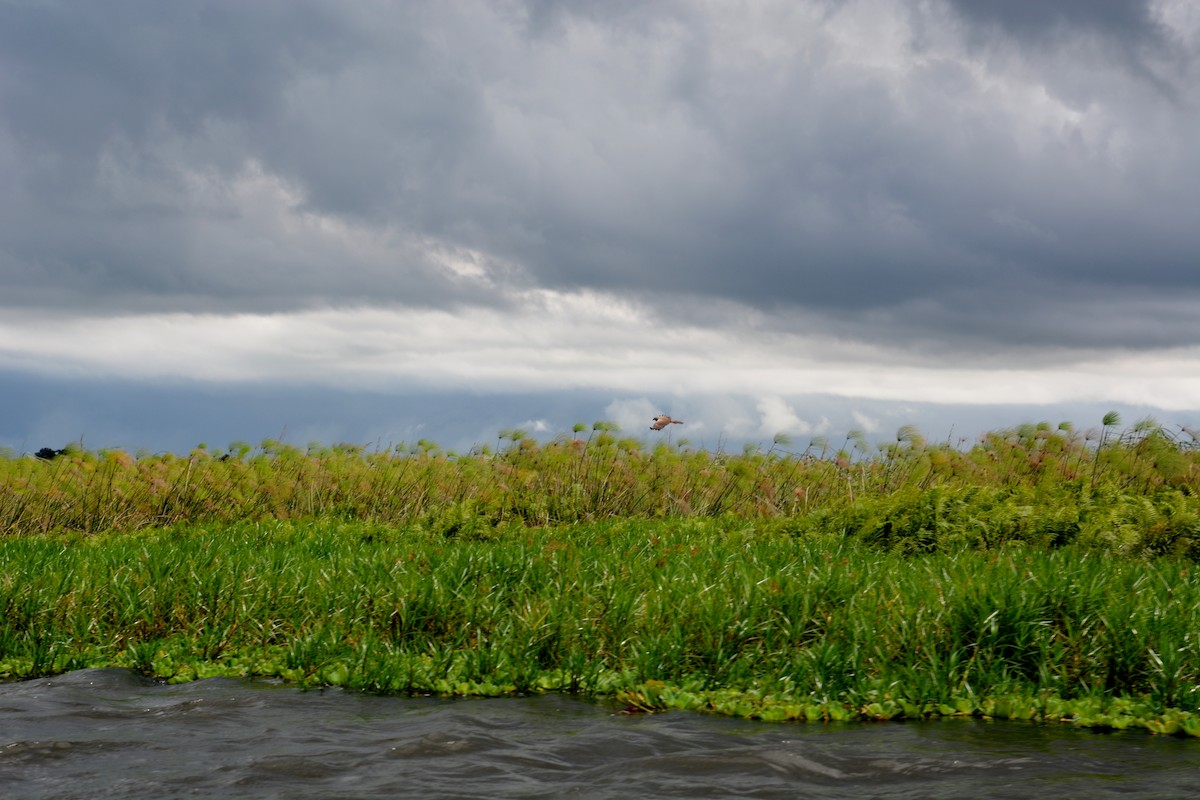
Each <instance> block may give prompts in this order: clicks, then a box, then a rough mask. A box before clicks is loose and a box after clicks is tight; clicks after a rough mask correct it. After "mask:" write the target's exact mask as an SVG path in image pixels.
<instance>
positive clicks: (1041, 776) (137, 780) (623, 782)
mask: <svg viewBox="0 0 1200 800" xmlns="http://www.w3.org/2000/svg"><path fill="white" fill-rule="evenodd" d="M1198 789H1200V742H1197V741H1195V740H1179V739H1166V738H1157V737H1152V736H1149V735H1147V734H1140V733H1138V734H1135V733H1122V734H1095V733H1090V732H1087V731H1080V730H1075V729H1071V728H1067V727H1064V726H1047V727H1038V726H1031V725H1023V724H1015V723H985V722H981V721H952V720H948V721H943V722H929V723H919V724H916V723H885V724H878V725H864V724H856V725H844V726H824V725H803V724H796V725H790V724H765V723H755V722H745V721H739V720H731V719H725V718H720V717H711V716H704V715H699V714H688V713H668V714H660V715H652V716H633V717H630V716H621V715H618V714H615V713H614V710H613V709H612V708H610V707H608V706H604V705H594V704H591V703H586V702H581V701H579V700H575V699H571V698H568V697H563V696H558V695H548V696H544V697H531V698H505V699H497V700H446V699H434V698H393V697H374V696H369V695H360V694H355V693H351V692H344V691H340V690H325V691H310V692H302V691H299V690H297V689H294V688H290V687H285V686H279V685H274V684H270V683H264V682H251V681H234V680H224V679H217V680H205V681H198V682H196V683H191V684H183V685H179V686H165V685H161V684H158V683H155V682H153V681H149V680H146V679H143V678H141V677H139V676H137V675H135V674H132V673H129V672H126V671H123V670H85V671H81V672H75V673H72V674H70V675H64V676H61V677H58V678H53V679H48V680H36V681H27V682H23V683H9V684H0V798H5V800H17V799H18V798H102V797H114V798H141V797H147V798H151V797H152V798H173V797H278V798H309V797H313V798H317V797H320V798H355V797H364V798H366V797H427V798H468V797H472V798H473V797H502V798H559V797H581V798H621V800H624V798H629V797H639V798H661V797H679V798H705V797H780V798H784V797H787V798H792V797H812V798H843V797H844V798H856V799H859V800H861V798H875V797H878V798H963V797H971V796H972V795H974V796H977V797H981V798H982V797H988V798H1015V797H1020V798H1025V799H1026V800H1030V799H1031V798H1032V797H1033V796H1035V795H1036V796H1037V797H1047V798H1050V797H1053V798H1068V797H1079V798H1115V797H1121V798H1149V797H1154V798H1172V797H1187V796H1193V795H1194V793H1195V792H1196V790H1198Z"/></svg>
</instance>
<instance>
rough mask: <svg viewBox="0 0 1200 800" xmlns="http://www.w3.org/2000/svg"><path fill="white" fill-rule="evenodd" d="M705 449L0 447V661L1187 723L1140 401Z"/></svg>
mask: <svg viewBox="0 0 1200 800" xmlns="http://www.w3.org/2000/svg"><path fill="white" fill-rule="evenodd" d="M1105 423H1106V424H1105V425H1103V426H1101V427H1100V428H1098V429H1097V430H1096V431H1095V432H1092V433H1088V432H1077V431H1075V430H1074V429H1072V428H1071V427H1070V426H1065V425H1064V426H1059V427H1057V428H1053V427H1051V426H1049V425H1028V426H1022V427H1019V428H1016V429H1013V430H1006V431H999V432H995V433H989V434H986V435H985V436H983V437H981V438H980V439H979V440H978V441H975V442H971V443H963V442H956V443H951V442H945V443H929V442H927V441H925V440H924V439H923V438H922V437H921V436H920V434H919V433H918V432H917V431H915V430H912V429H910V428H903V429H901V430H900V431H899V432H898V434H897V436H896V437H895V440H894V441H889V442H885V443H883V444H881V445H877V446H870V445H868V444H867V442H866V440H865V438H863V437H861V436H860V435H855V434H851V435H850V436H847V437H846V439H845V441H844V442H841V443H838V444H836V445H831V444H830V443H828V442H826V441H823V440H820V439H817V440H815V441H813V442H811V443H809V444H808V446H807V447H806V448H805V449H803V450H798V449H796V448H795V447H794V446H793V445H792V444H791V443H789V442H787V441H786V440H784V439H782V438H780V439H778V440H777V441H776V442H775V443H774V444H773V445H772V446H771V447H768V448H765V449H754V448H748V449H747V450H746V451H744V452H741V453H736V454H729V453H712V452H705V451H699V450H695V449H692V448H690V447H689V446H688V445H687V444H686V443H681V444H677V445H672V444H661V443H660V444H657V445H654V446H648V445H646V444H645V443H643V442H640V441H637V440H633V439H625V438H621V437H619V435H617V432H616V431H614V430H612V429H611V426H607V425H604V424H597V425H596V426H594V427H593V429H592V430H590V431H576V432H575V435H565V436H562V437H559V438H557V439H555V440H553V441H550V442H546V443H537V442H534V441H532V440H529V439H527V438H524V437H522V436H520V435H519V432H507V434H508V435H507V438H505V439H502V440H501V441H500V442H499V443H498V446H497V447H496V448H495V449H494V450H491V451H485V450H480V451H477V452H473V453H468V454H463V455H455V454H450V453H445V452H442V451H441V450H440V449H439V448H437V447H436V446H435V445H433V444H431V443H428V442H422V443H418V445H416V446H414V447H411V448H410V447H407V446H402V447H399V448H390V449H389V450H388V451H386V452H367V451H364V450H362V449H360V448H355V447H333V448H325V447H316V446H313V447H310V448H306V449H303V450H302V449H299V448H294V447H290V446H286V445H283V444H280V443H278V442H272V441H267V442H263V443H262V445H261V446H260V447H258V448H250V447H247V446H241V445H235V446H233V447H231V448H230V449H229V451H227V452H224V453H220V454H215V453H211V452H210V451H208V449H207V448H198V449H197V450H196V451H195V452H193V453H191V454H190V455H188V456H174V455H158V456H141V457H133V456H130V455H128V454H125V453H122V452H100V453H92V452H85V451H79V450H71V449H70V448H67V449H66V451H65V452H63V453H60V454H56V455H55V456H54V457H53V458H47V459H38V458H31V457H16V456H13V455H11V454H10V455H9V456H8V457H6V458H3V459H0V481H2V484H3V495H2V496H0V526H2V530H3V531H4V535H3V536H0V563H3V564H4V571H3V574H2V576H0V609H3V615H2V617H0V677H6V678H20V677H31V676H38V675H49V674H56V673H59V672H63V671H67V670H73V669H78V668H84V667H95V666H127V667H132V668H135V669H138V670H140V671H142V672H144V673H146V674H150V675H155V676H158V677H160V678H163V679H166V680H173V681H183V680H191V679H194V678H196V677H203V676H209V675H240V676H254V675H261V676H276V677H282V678H285V679H287V680H290V681H295V682H297V683H300V684H303V685H340V686H346V687H350V688H357V689H362V690H367V691H373V692H386V693H426V692H430V693H445V694H482V695H493V694H511V693H526V692H538V691H567V692H579V693H583V694H586V695H589V696H596V697H608V698H613V701H614V702H615V703H617V704H618V705H619V706H620V707H622V708H625V709H627V710H630V711H639V710H640V711H652V710H658V709H663V708H687V709H696V710H706V711H715V712H719V713H726V714H734V715H740V716H749V717H756V718H762V719H776V720H784V719H799V720H843V719H861V718H878V719H891V718H901V717H909V718H912V717H927V716H943V715H983V716H990V717H1000V718H1011V719H1029V720H1046V721H1049V720H1065V721H1069V722H1075V723H1080V724H1088V725H1095V726H1102V727H1103V726H1108V727H1127V726H1141V727H1145V728H1147V729H1149V730H1152V731H1155V732H1162V733H1180V734H1190V735H1200V714H1198V709H1200V586H1198V585H1197V582H1196V580H1195V569H1196V563H1195V562H1196V559H1197V556H1198V555H1200V506H1198V504H1197V494H1198V492H1197V490H1198V489H1200V485H1198V483H1200V471H1198V470H1197V459H1198V458H1200V454H1198V450H1197V448H1196V447H1195V442H1194V440H1193V438H1192V437H1191V435H1190V434H1189V433H1188V432H1187V431H1176V432H1171V431H1167V430H1166V429H1164V428H1163V427H1162V426H1159V425H1157V424H1153V423H1151V422H1149V421H1147V422H1144V423H1139V424H1137V425H1135V426H1133V427H1132V428H1130V429H1127V430H1125V431H1117V430H1116V421H1115V420H1114V419H1111V418H1106V420H1105Z"/></svg>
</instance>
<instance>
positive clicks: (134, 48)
mask: <svg viewBox="0 0 1200 800" xmlns="http://www.w3.org/2000/svg"><path fill="white" fill-rule="evenodd" d="M1197 109H1200V13H1198V12H1197V11H1196V9H1195V5H1194V3H1191V2H1188V0H1146V1H1145V2H1136V1H1135V0H1129V1H1128V2H1125V1H1122V2H1108V3H1094V2H1088V1H1087V0H1029V1H1028V2H1025V1H1024V0H1022V2H1006V3H978V2H969V1H968V0H929V2H921V3H915V2H914V3H894V2H883V0H852V2H846V3H841V2H838V3H833V2H824V1H823V0H812V2H794V1H793V0H778V1H777V2H771V1H768V2H761V3H751V4H745V5H741V4H730V3H725V2H692V1H691V0H686V1H685V0H678V2H669V1H667V2H657V3H652V4H644V3H627V2H611V3H603V4H598V3H575V2H550V1H548V0H528V1H527V2H519V1H518V0H509V1H508V2H482V1H480V2H471V1H469V0H460V1H457V2H427V3H425V2H415V3H403V4H378V3H371V2H357V1H354V0H347V2H338V3H329V2H305V1H304V0H299V1H297V2H283V1H282V0H278V1H273V0H263V1H262V2H255V3H209V2H198V1H197V2H193V1H191V0H181V1H180V2H172V3H160V2H153V1H152V0H112V2H106V3H103V4H85V5H83V6H79V4H69V3H57V2H48V3H15V4H9V5H8V6H7V7H6V10H5V23H4V24H3V25H2V26H0V174H3V175H5V180H4V181H3V182H2V183H0V287H2V291H0V366H2V367H4V368H6V369H10V370H25V371H29V370H40V371H43V372H51V373H55V374H68V373H85V374H91V375H122V376H131V377H135V378H139V379H149V378H153V377H155V376H164V375H165V376H177V375H180V374H181V373H186V377H189V378H202V379H204V380H209V381H215V382H220V381H228V380H235V381H240V380H244V379H246V377H247V375H250V374H253V376H254V377H255V378H256V379H259V380H265V379H268V378H270V379H274V380H291V381H307V382H310V383H321V382H323V381H339V382H344V383H348V384H351V385H361V386H364V387H369V386H396V385H403V384H404V383H405V382H406V381H413V382H416V383H419V384H421V385H428V386H440V387H444V388H474V389H478V388H480V387H485V388H487V389H488V390H500V391H504V390H509V389H512V388H513V387H521V388H523V389H530V390H535V389H546V390H549V389H554V390H558V389H572V388H588V389H589V390H591V389H603V388H605V387H608V388H611V389H613V390H614V391H616V390H620V391H632V392H634V395H632V396H633V397H638V396H641V394H642V392H640V391H639V390H640V389H641V388H646V387H650V388H652V389H654V390H655V391H660V390H661V388H663V387H675V388H677V389H679V390H680V391H685V390H694V391H709V390H714V385H716V384H722V385H725V386H728V385H729V382H730V381H734V382H741V385H745V386H747V387H748V390H749V391H753V392H757V393H758V394H759V397H760V400H759V401H758V402H760V404H761V408H760V409H759V410H760V412H761V414H762V416H763V418H770V419H774V420H779V421H783V422H788V423H789V424H792V421H793V419H795V420H799V417H797V415H796V412H795V410H794V408H793V407H792V406H789V405H788V403H789V402H791V401H788V400H786V399H780V398H787V397H793V396H795V395H796V394H798V393H802V392H803V391H806V390H811V389H812V387H814V386H816V387H819V388H820V390H821V391H828V392H833V393H843V394H852V395H855V396H862V397H894V398H904V397H907V398H910V399H920V400H930V399H933V398H935V397H942V398H948V401H952V402H973V403H989V402H996V401H997V399H998V398H999V399H1001V400H1003V399H1005V398H1010V397H1011V398H1017V399H1020V400H1023V401H1028V400H1030V399H1033V398H1038V397H1045V398H1047V401H1048V402H1049V401H1055V402H1057V401H1060V400H1063V399H1064V398H1079V397H1083V398H1092V399H1104V398H1113V399H1117V400H1121V401H1123V402H1125V401H1128V402H1142V401H1144V400H1145V399H1146V398H1147V397H1151V398H1156V401H1157V402H1159V403H1161V404H1162V405H1163V406H1164V407H1171V408H1200V390H1198V388H1197V387H1196V386H1195V385H1194V382H1192V381H1190V379H1188V378H1187V377H1186V376H1187V375H1189V374H1194V373H1195V371H1196V370H1195V367H1196V366H1197V360H1196V355H1197V352H1198V351H1197V349H1196V348H1197V347H1200V315H1198V314H1196V313H1195V309H1196V307H1197V302H1198V301H1200V270H1197V269H1196V265H1197V257H1198V254H1200V226H1197V225H1196V224H1195V220H1196V219H1200V200H1198V199H1197V197H1198V196H1197V194H1196V191H1195V186H1196V180H1197V177H1200V148H1197V147H1196V145H1195V143H1196V142H1197V141H1200V113H1198V111H1197ZM772 398H775V399H772ZM643 411H644V409H643ZM804 424H807V425H814V424H816V423H815V421H807V422H805V423H804ZM796 426H797V427H803V425H799V424H797V425H796Z"/></svg>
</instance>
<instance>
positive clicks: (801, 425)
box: [758, 395, 813, 436]
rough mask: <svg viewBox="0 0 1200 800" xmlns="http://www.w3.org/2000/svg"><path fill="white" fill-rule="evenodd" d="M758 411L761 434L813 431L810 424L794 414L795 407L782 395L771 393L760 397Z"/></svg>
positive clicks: (789, 433) (806, 432)
mask: <svg viewBox="0 0 1200 800" xmlns="http://www.w3.org/2000/svg"><path fill="white" fill-rule="evenodd" d="M758 412H759V414H760V415H762V424H761V425H759V431H760V432H761V433H762V435H763V436H774V435H776V434H779V433H783V434H788V435H792V434H800V435H804V434H808V433H812V431H813V426H812V424H811V423H809V422H806V421H805V420H802V419H800V417H798V416H796V411H795V409H794V408H792V406H791V404H790V403H788V402H787V401H786V400H784V399H783V398H782V397H778V396H774V395H772V396H768V397H763V398H761V399H760V400H759V401H758Z"/></svg>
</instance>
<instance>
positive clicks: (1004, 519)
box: [0, 415, 1200, 558]
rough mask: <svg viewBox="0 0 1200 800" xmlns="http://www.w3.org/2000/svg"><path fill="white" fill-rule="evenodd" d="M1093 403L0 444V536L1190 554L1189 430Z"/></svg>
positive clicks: (1194, 542)
mask: <svg viewBox="0 0 1200 800" xmlns="http://www.w3.org/2000/svg"><path fill="white" fill-rule="evenodd" d="M1112 416H1113V415H1109V416H1106V418H1105V420H1104V423H1105V424H1104V426H1103V428H1102V430H1101V432H1095V433H1089V432H1083V433H1079V432H1077V431H1076V430H1075V429H1074V428H1073V427H1072V426H1069V425H1065V424H1064V425H1061V426H1059V427H1058V428H1057V429H1052V428H1051V427H1050V425H1048V424H1045V423H1043V424H1039V425H1024V426H1019V427H1017V428H1014V429H1011V430H1005V431H997V432H990V433H987V434H985V435H984V436H982V437H980V438H979V439H978V440H977V441H975V442H973V443H966V442H954V443H951V442H944V443H930V442H928V441H926V439H925V438H924V437H922V436H921V435H920V434H919V433H918V432H917V431H916V430H915V429H913V428H911V426H905V427H904V428H901V429H900V431H899V432H898V433H897V436H896V440H895V441H894V442H889V443H882V444H880V445H878V446H877V447H876V448H875V449H874V450H872V449H871V448H870V446H869V445H868V443H867V442H866V440H865V439H864V438H863V437H862V435H861V434H859V433H857V432H851V434H850V435H848V436H847V437H846V443H845V445H844V446H843V447H842V448H841V449H839V450H834V449H833V448H832V447H830V446H829V444H828V442H827V441H825V440H823V439H819V438H818V439H814V440H813V441H812V442H811V443H810V444H809V446H808V447H807V448H806V449H805V450H803V451H796V450H787V449H785V447H786V446H789V445H786V444H785V443H786V441H787V440H786V438H784V437H777V439H776V442H775V443H774V444H773V445H772V447H771V448H770V449H769V450H767V451H766V452H762V451H761V450H760V449H757V448H747V450H746V451H745V452H743V453H740V454H729V453H723V452H716V453H713V452H706V451H703V450H697V449H694V448H691V447H689V446H687V445H673V444H664V443H659V444H657V445H655V446H654V447H653V448H652V449H651V448H649V446H648V445H646V444H645V443H644V442H641V441H639V440H636V439H630V438H620V437H619V436H618V432H617V431H616V430H615V428H614V426H612V425H611V424H608V423H602V422H601V423H596V424H595V425H593V426H592V429H591V430H590V431H589V430H586V426H583V425H577V426H576V430H575V431H574V432H572V434H570V435H566V434H564V435H561V436H558V437H556V438H555V439H553V440H551V441H549V442H545V443H539V442H537V441H535V440H533V439H530V438H528V437H525V436H523V435H521V433H520V432H519V431H506V432H505V437H504V438H502V439H500V440H499V445H500V448H499V450H498V451H495V452H493V451H490V450H488V449H486V448H485V449H480V450H477V451H474V452H471V453H467V454H453V453H447V452H444V451H443V450H442V449H441V448H439V447H438V446H437V445H436V444H434V443H431V442H426V441H422V442H419V443H417V445H414V446H411V447H409V446H406V445H399V446H397V447H395V448H391V449H388V450H386V451H377V452H368V451H366V450H364V449H363V448H361V447H357V446H351V445H340V446H335V447H323V446H320V445H312V446H310V447H309V448H307V449H300V448H296V447H293V446H290V445H285V444H282V443H280V442H278V441H275V440H266V441H264V442H263V443H262V444H261V445H260V446H259V447H257V448H253V447H251V446H250V445H248V444H244V443H237V442H235V443H234V444H232V445H231V446H230V448H229V449H228V450H227V451H226V452H224V453H220V454H217V453H213V452H210V451H209V450H208V449H207V448H203V447H201V448H197V449H196V450H194V451H193V452H192V453H190V454H189V455H187V456H178V455H174V454H170V453H168V454H162V455H153V456H152V455H146V456H141V457H136V458H135V457H133V456H130V455H129V454H127V453H124V452H122V451H101V452H88V451H83V450H79V449H70V448H68V449H67V450H65V451H64V452H62V453H60V454H58V455H56V456H55V457H54V458H51V459H42V458H33V457H17V456H15V455H14V454H11V453H8V454H3V453H0V535H4V534H8V535H28V534H39V533H47V532H55V531H79V532H85V533H96V532H100V531H109V530H123V531H133V530H141V529H146V528H155V527H161V526H167V525H179V524H233V523H240V522H248V521H266V520H271V519H278V520H302V519H337V520H345V521H359V522H365V523H385V524H389V525H420V526H422V527H426V528H429V529H431V530H437V531H442V532H450V533H455V532H462V531H467V532H471V533H473V534H474V535H481V536H485V535H489V534H488V532H489V531H490V530H492V529H494V528H495V527H497V526H502V525H506V524H509V523H512V522H517V523H520V524H523V525H526V526H545V525H560V524H570V523H579V522H593V521H600V520H606V519H634V518H637V519H664V518H717V517H722V516H732V517H736V518H739V519H743V520H754V521H756V522H761V523H764V524H774V523H779V524H784V523H785V522H786V523H787V524H792V525H793V526H797V527H800V528H804V527H806V526H807V527H812V526H814V525H816V526H822V527H830V526H833V527H838V528H842V529H845V530H846V531H849V532H858V533H859V534H861V535H863V536H866V537H867V538H873V539H876V540H878V541H880V542H882V543H886V544H891V545H895V546H905V547H916V548H918V549H921V548H925V549H928V547H930V546H931V545H932V544H937V543H938V542H940V541H942V540H944V539H966V540H971V541H973V542H975V543H977V544H980V545H984V546H991V545H995V544H998V543H1000V542H1003V541H1007V540H1010V539H1014V538H1015V539H1018V540H1021V541H1026V542H1029V543H1039V544H1045V543H1051V544H1056V545H1061V544H1065V543H1068V542H1080V543H1085V544H1090V545H1094V546H1099V547H1107V548H1111V549H1119V550H1124V551H1129V552H1136V551H1140V550H1146V551H1149V552H1173V553H1178V554H1184V555H1188V556H1189V557H1193V558H1194V557H1196V556H1197V555H1200V544H1198V542H1200V534H1198V531H1200V525H1198V524H1197V519H1198V518H1200V500H1198V499H1197V498H1200V468H1198V467H1200V449H1198V448H1197V447H1196V442H1195V439H1194V438H1193V436H1192V434H1191V433H1189V432H1188V431H1186V430H1180V431H1175V432H1171V431H1168V430H1167V429H1166V428H1164V427H1163V426H1160V425H1158V424H1157V423H1154V422H1153V421H1149V420H1144V421H1141V422H1139V423H1137V424H1136V425H1134V426H1133V427H1132V428H1130V429H1129V430H1127V431H1125V432H1124V433H1116V432H1114V431H1113V430H1112V427H1113V424H1114V420H1113V418H1112ZM585 434H586V438H585ZM505 442H508V444H507V445H505Z"/></svg>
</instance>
